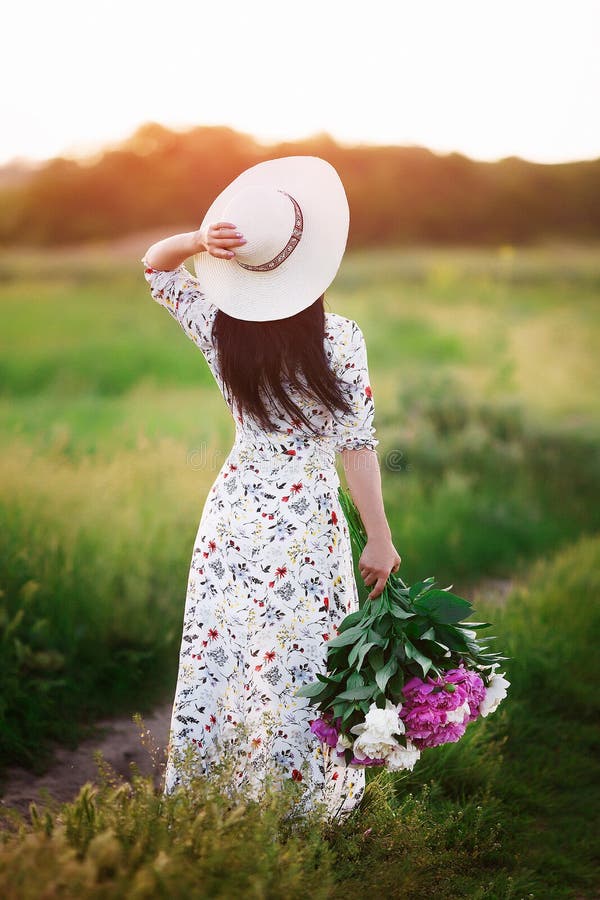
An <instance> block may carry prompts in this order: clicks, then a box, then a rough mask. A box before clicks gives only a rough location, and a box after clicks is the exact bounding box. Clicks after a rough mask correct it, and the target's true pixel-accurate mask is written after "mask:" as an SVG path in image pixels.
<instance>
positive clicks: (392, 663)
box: [375, 656, 398, 693]
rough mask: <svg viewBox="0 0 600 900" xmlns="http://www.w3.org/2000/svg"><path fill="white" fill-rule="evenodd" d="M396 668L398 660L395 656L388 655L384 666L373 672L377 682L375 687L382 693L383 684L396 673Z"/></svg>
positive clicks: (383, 689)
mask: <svg viewBox="0 0 600 900" xmlns="http://www.w3.org/2000/svg"><path fill="white" fill-rule="evenodd" d="M397 669H398V660H397V659H396V657H395V656H390V658H389V659H388V661H387V662H386V664H385V666H383V668H382V669H379V670H378V671H377V672H376V673H375V681H376V682H377V687H378V688H379V690H380V691H381V692H382V693H383V692H384V691H385V686H386V684H387V683H388V681H389V680H390V678H391V677H392V675H394V674H395V673H396V671H397Z"/></svg>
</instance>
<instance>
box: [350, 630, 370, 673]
mask: <svg viewBox="0 0 600 900" xmlns="http://www.w3.org/2000/svg"><path fill="white" fill-rule="evenodd" d="M366 640H367V632H366V631H365V632H363V634H361V636H360V637H359V639H358V640H357V641H356V643H355V644H354V646H353V647H352V650H351V651H350V653H349V654H348V665H349V666H353V665H354V664H355V662H356V660H357V658H358V654H359V652H360V650H361V647H362V646H363V644H364V643H365V642H366Z"/></svg>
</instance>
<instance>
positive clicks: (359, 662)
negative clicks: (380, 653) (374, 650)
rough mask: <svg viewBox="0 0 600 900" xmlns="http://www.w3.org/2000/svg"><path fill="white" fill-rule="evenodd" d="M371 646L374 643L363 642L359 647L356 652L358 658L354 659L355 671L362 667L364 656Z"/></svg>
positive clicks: (373, 645)
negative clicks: (358, 650)
mask: <svg viewBox="0 0 600 900" xmlns="http://www.w3.org/2000/svg"><path fill="white" fill-rule="evenodd" d="M371 647H375V644H363V645H362V647H361V648H360V652H359V653H358V659H357V660H356V671H357V672H359V671H360V669H361V668H362V664H363V663H364V661H365V656H366V655H367V653H368V652H369V650H370V649H371Z"/></svg>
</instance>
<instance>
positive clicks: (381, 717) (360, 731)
mask: <svg viewBox="0 0 600 900" xmlns="http://www.w3.org/2000/svg"><path fill="white" fill-rule="evenodd" d="M401 706H402V704H398V705H397V706H396V705H395V704H394V703H392V702H391V700H386V702H385V709H379V707H378V706H377V705H376V704H375V703H372V704H371V706H370V707H369V711H368V713H367V714H366V716H365V721H364V722H363V723H361V724H360V725H355V726H354V728H351V729H350V731H351V732H352V733H353V734H356V735H358V737H357V738H356V740H355V741H354V755H355V756H356V758H357V759H364V757H365V756H369V757H370V758H371V759H388V757H389V756H390V754H393V753H395V752H396V751H397V750H399V749H401V748H400V744H399V743H398V741H397V740H396V738H395V737H393V735H394V734H403V733H404V722H403V721H402V719H400V717H399V716H398V713H399V711H400V709H401Z"/></svg>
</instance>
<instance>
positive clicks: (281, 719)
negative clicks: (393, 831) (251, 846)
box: [142, 257, 379, 818]
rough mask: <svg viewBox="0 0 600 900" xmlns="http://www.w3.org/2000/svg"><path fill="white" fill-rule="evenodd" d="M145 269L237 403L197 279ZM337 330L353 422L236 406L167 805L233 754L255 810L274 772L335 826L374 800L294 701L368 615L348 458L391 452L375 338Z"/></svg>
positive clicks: (176, 729)
mask: <svg viewBox="0 0 600 900" xmlns="http://www.w3.org/2000/svg"><path fill="white" fill-rule="evenodd" d="M142 262H143V263H144V266H145V269H144V271H145V278H146V280H147V281H148V283H149V285H150V289H151V295H152V297H153V298H154V299H155V300H156V301H157V302H158V303H160V304H161V305H162V306H164V307H165V308H166V309H167V310H168V311H169V313H170V314H171V315H172V316H173V317H174V318H175V319H176V320H177V321H178V322H179V323H180V325H181V326H182V328H183V330H184V331H185V333H186V334H187V335H188V337H189V338H191V340H192V341H194V343H195V344H196V345H197V347H198V348H199V349H200V350H201V351H202V353H203V354H204V357H205V359H206V361H207V363H208V365H209V367H210V369H211V371H212V373H213V375H214V377H215V380H216V382H217V384H218V386H219V389H220V390H221V393H222V394H223V397H224V398H225V393H224V390H223V385H222V382H221V380H220V377H219V372H218V368H217V362H216V356H217V354H216V350H215V348H214V347H213V344H212V341H211V328H212V324H213V320H214V317H215V315H216V313H217V307H216V306H215V305H214V304H212V303H211V302H210V300H209V299H208V298H207V297H206V296H205V295H204V293H203V292H202V290H201V287H200V284H199V282H198V280H197V279H196V278H195V277H194V276H192V275H191V274H190V273H189V271H188V270H187V268H185V266H183V265H182V266H180V267H179V268H177V269H175V270H172V271H157V270H155V269H152V268H151V267H150V266H149V265H148V264H147V261H146V258H145V257H144V258H143V259H142ZM325 317H326V336H325V350H326V353H327V357H328V359H329V361H330V365H331V366H332V368H333V369H334V370H335V371H336V372H337V374H338V375H339V377H340V378H341V379H342V382H343V384H344V386H345V389H346V391H347V393H348V396H349V398H350V400H351V402H352V405H353V414H352V415H345V416H343V417H341V414H340V413H339V412H338V413H337V419H338V421H337V422H336V421H335V420H334V419H333V417H332V416H331V414H330V413H329V411H328V410H325V409H323V408H321V407H319V406H318V405H311V404H307V403H306V401H305V400H303V399H302V398H301V397H300V396H298V395H297V393H296V392H292V396H293V397H294V399H295V400H296V401H297V402H300V403H301V404H302V409H303V411H304V412H305V413H308V414H310V416H311V421H313V422H315V424H316V425H318V427H319V433H320V435H321V436H320V437H318V438H316V437H312V436H310V435H309V434H307V433H306V432H302V430H301V429H300V427H299V426H300V423H299V422H298V421H289V420H288V419H286V417H282V416H281V415H277V412H276V411H275V410H274V411H273V416H274V418H273V421H274V422H276V423H277V424H278V429H277V430H274V431H265V430H263V429H262V428H261V427H259V425H258V424H256V423H255V422H254V420H251V419H248V418H246V420H245V421H242V416H241V415H240V413H239V410H238V409H237V407H236V405H235V403H234V404H233V406H230V407H229V409H230V412H231V413H232V415H233V417H234V420H235V425H236V434H235V440H234V444H233V446H232V448H231V450H230V452H229V455H228V456H227V458H226V459H225V461H224V463H223V465H222V466H221V469H220V471H219V472H218V474H217V476H216V478H215V480H214V482H213V484H212V486H211V488H210V491H209V494H208V497H207V499H206V503H205V506H204V509H203V512H202V516H201V519H200V524H199V528H198V533H197V536H196V540H195V543H194V548H193V554H192V560H191V566H190V572H189V580H188V585H187V596H186V603H185V611H184V616H183V635H182V641H181V651H180V657H179V674H178V680H177V686H176V691H175V699H174V704H173V713H172V720H171V729H170V736H169V745H168V758H167V765H166V771H165V787H164V791H165V793H170V792H171V791H173V790H174V789H175V788H177V787H178V786H179V785H181V784H183V783H184V778H183V775H182V772H181V770H180V767H179V766H178V762H179V761H180V760H181V759H183V755H184V754H186V756H187V760H188V764H189V759H190V754H193V755H194V757H195V758H196V759H197V771H198V772H200V773H202V774H208V773H209V772H210V767H211V764H213V763H215V762H218V761H219V759H220V758H221V757H220V754H221V753H224V752H225V751H231V752H233V753H234V754H235V759H236V774H235V777H236V778H237V779H238V780H239V782H238V783H239V784H243V785H246V786H248V787H249V789H250V791H251V792H253V794H252V795H253V796H255V797H256V798H258V797H259V796H260V790H261V785H263V786H264V777H265V774H266V773H267V772H269V773H270V776H271V778H274V779H277V778H279V779H281V778H292V779H294V780H295V781H301V782H304V784H305V785H306V787H307V788H308V790H306V791H302V792H301V793H302V796H303V801H302V802H303V804H304V807H305V808H306V809H310V808H311V807H312V806H313V801H315V800H316V801H319V802H321V803H325V804H326V807H327V809H328V810H329V814H330V816H332V817H335V816H339V817H340V818H341V817H344V816H345V815H346V814H348V813H349V812H350V811H351V810H352V809H353V808H354V807H355V806H356V804H357V803H358V802H359V801H360V799H361V797H362V795H363V793H364V787H365V773H364V769H362V768H359V767H353V766H350V767H346V765H345V764H344V761H343V758H342V757H338V756H337V754H336V753H335V751H334V750H331V749H330V748H329V747H328V746H327V745H323V744H321V742H320V740H319V739H318V738H317V737H316V736H315V735H314V734H313V733H312V732H311V730H310V724H311V722H312V721H313V719H314V718H316V716H317V713H316V712H315V709H314V707H311V706H309V703H308V700H307V699H305V698H299V697H296V696H295V695H294V692H295V690H297V688H298V687H299V686H300V685H302V684H305V683H306V682H308V681H312V680H314V678H315V676H316V673H317V672H321V673H325V672H326V655H327V641H328V640H329V639H330V638H332V637H334V636H335V635H336V633H337V626H338V625H339V623H340V622H341V621H342V619H343V618H344V617H345V616H346V615H347V614H348V613H350V612H353V611H354V610H355V609H357V608H358V590H357V586H356V583H355V580H354V572H353V566H352V551H351V544H350V537H349V533H348V528H347V524H346V520H345V517H344V515H343V512H342V510H341V508H340V505H339V499H338V494H337V490H338V486H339V478H338V475H337V471H336V468H335V453H336V452H339V451H340V450H342V449H344V448H348V449H358V448H362V447H369V448H371V449H374V448H375V447H376V446H377V444H378V443H379V441H378V440H377V439H376V438H375V436H374V435H375V428H374V426H373V416H374V404H373V396H372V391H371V387H370V383H369V372H368V366H367V352H366V347H365V341H364V337H363V334H362V331H361V329H360V328H359V326H358V325H357V323H356V322H355V321H354V320H352V319H348V318H345V317H344V316H341V315H338V314H336V313H331V312H326V314H325ZM288 389H289V385H288ZM340 417H341V418H342V422H340V421H339V420H340ZM238 763H239V764H238Z"/></svg>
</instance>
